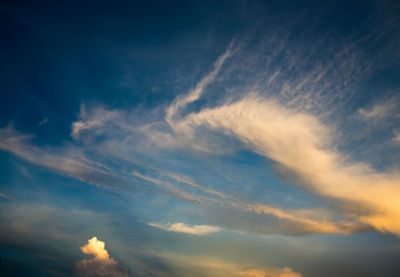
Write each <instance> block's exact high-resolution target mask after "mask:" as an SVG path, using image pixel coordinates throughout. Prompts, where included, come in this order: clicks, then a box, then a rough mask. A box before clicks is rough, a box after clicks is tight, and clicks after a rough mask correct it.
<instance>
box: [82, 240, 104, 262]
mask: <svg viewBox="0 0 400 277" xmlns="http://www.w3.org/2000/svg"><path fill="white" fill-rule="evenodd" d="M105 246H106V244H105V243H104V242H103V241H101V240H98V239H97V238H96V237H93V238H92V239H90V240H88V244H86V245H84V246H82V247H81V251H82V252H83V253H85V254H88V255H93V256H94V258H95V259H109V257H110V256H109V255H108V252H107V250H106V249H105Z"/></svg>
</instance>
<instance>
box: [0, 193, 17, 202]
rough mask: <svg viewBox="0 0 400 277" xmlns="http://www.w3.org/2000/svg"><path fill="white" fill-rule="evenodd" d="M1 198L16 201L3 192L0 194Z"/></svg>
mask: <svg viewBox="0 0 400 277" xmlns="http://www.w3.org/2000/svg"><path fill="white" fill-rule="evenodd" d="M0 198H4V199H7V200H14V198H12V197H11V196H8V195H7V194H5V193H2V192H0Z"/></svg>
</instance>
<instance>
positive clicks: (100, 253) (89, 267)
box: [75, 237, 130, 277]
mask: <svg viewBox="0 0 400 277" xmlns="http://www.w3.org/2000/svg"><path fill="white" fill-rule="evenodd" d="M81 251H82V253H84V254H88V255H92V256H93V258H92V259H84V260H81V261H78V262H77V263H76V264H75V271H76V274H77V275H78V276H80V277H129V276H130V274H129V269H128V268H127V267H121V265H120V263H119V262H117V261H116V260H114V259H113V258H111V257H110V256H109V254H108V252H107V250H106V249H105V243H104V242H103V241H100V240H98V239H97V238H96V237H93V238H91V239H90V240H88V243H87V244H86V245H84V246H82V247H81Z"/></svg>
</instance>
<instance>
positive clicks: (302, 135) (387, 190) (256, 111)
mask: <svg viewBox="0 0 400 277" xmlns="http://www.w3.org/2000/svg"><path fill="white" fill-rule="evenodd" d="M171 124H172V127H173V129H174V130H175V131H176V132H177V134H178V135H182V136H187V137H190V138H191V139H194V140H195V139H196V137H195V136H194V135H193V134H194V132H195V130H196V128H199V127H207V128H210V129H212V130H215V131H221V132H223V133H224V134H229V135H231V136H234V137H236V138H238V139H239V140H240V141H242V142H243V143H244V144H245V145H246V146H247V147H249V148H250V149H252V150H253V151H255V152H257V153H258V154H260V155H263V156H265V157H267V158H269V159H271V160H273V161H275V162H276V163H277V168H278V169H279V170H280V172H285V173H284V174H285V175H286V177H287V176H293V178H291V181H294V182H295V183H296V184H300V185H302V186H303V187H305V188H307V189H308V190H310V191H311V192H314V193H318V194H321V195H324V196H326V197H331V198H334V199H342V200H346V201H349V202H350V203H352V205H355V206H358V207H360V206H362V207H366V208H364V209H362V210H363V213H359V214H354V213H353V212H352V213H350V214H349V216H353V217H355V218H356V219H357V220H359V221H360V222H362V223H365V224H369V225H371V226H373V227H374V228H376V229H378V230H380V231H388V232H392V233H396V234H399V235H400V223H399V221H398V220H397V219H398V217H399V216H400V204H399V201H398V199H400V172H396V171H393V172H377V171H375V170H374V169H372V168H371V167H370V166H369V165H368V164H365V163H350V162H349V161H348V160H347V159H346V155H344V154H342V153H340V152H338V151H336V150H335V149H334V147H333V146H332V145H333V143H332V137H333V136H332V133H333V131H332V130H330V129H329V127H328V126H325V125H324V124H322V123H321V122H320V121H319V120H318V118H316V117H315V116H313V115H310V114H307V113H301V112H296V111H291V110H290V109H287V108H285V107H283V106H281V105H279V104H278V103H277V102H275V101H271V100H266V99H263V98H261V97H258V96H251V97H246V98H244V99H242V100H240V101H237V102H234V103H231V104H225V105H221V106H219V107H216V108H213V109H203V110H201V111H200V112H198V113H191V114H189V115H188V116H186V117H185V118H183V119H181V120H177V121H173V122H171Z"/></svg>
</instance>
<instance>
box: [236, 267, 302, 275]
mask: <svg viewBox="0 0 400 277" xmlns="http://www.w3.org/2000/svg"><path fill="white" fill-rule="evenodd" d="M238 274H239V275H240V276H244V277H301V276H302V274H300V273H298V272H295V271H293V270H292V269H291V268H290V267H284V268H276V267H269V268H262V269H248V270H245V271H242V272H239V273H238Z"/></svg>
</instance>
